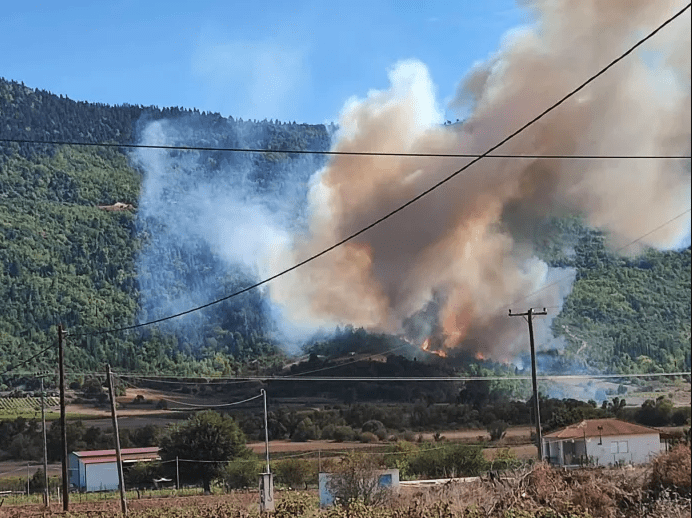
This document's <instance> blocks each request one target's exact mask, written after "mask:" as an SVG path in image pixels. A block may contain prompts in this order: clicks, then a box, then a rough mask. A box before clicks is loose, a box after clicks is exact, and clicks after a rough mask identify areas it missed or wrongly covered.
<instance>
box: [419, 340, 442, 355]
mask: <svg viewBox="0 0 692 518" xmlns="http://www.w3.org/2000/svg"><path fill="white" fill-rule="evenodd" d="M420 348H421V349H422V350H424V351H425V352H427V353H431V354H436V355H437V356H439V357H440V358H446V357H447V352H446V351H444V350H442V349H431V348H430V337H428V338H426V339H425V340H424V341H423V343H422V344H421V346H420Z"/></svg>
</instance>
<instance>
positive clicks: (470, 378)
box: [118, 372, 692, 385]
mask: <svg viewBox="0 0 692 518" xmlns="http://www.w3.org/2000/svg"><path fill="white" fill-rule="evenodd" d="M690 374H692V373H690V372H654V373H648V374H555V375H543V376H538V377H537V379H539V380H542V381H561V380H581V379H584V380H597V379H620V378H660V377H668V376H671V377H672V376H689V375H690ZM118 376H119V377H124V378H130V379H138V380H140V381H146V382H150V383H168V384H178V385H179V384H185V383H187V384H193V383H194V382H191V381H185V382H182V381H178V380H172V379H170V376H160V377H157V376H148V375H146V374H118ZM189 379H191V378H188V380H189ZM201 379H204V380H205V382H208V378H201ZM530 379H531V376H410V377H396V376H382V377H376V376H341V377H337V376H335V377H330V376H304V377H288V376H247V377H238V378H214V380H215V381H217V383H215V384H218V385H223V384H224V383H220V382H223V381H227V382H231V383H233V382H235V383H237V382H244V383H248V382H270V381H280V382H287V381H290V382H296V381H310V382H323V381H338V382H348V381H350V382H393V383H400V382H401V383H404V382H426V381H427V382H472V381H526V380H530ZM194 384H196V385H199V383H194Z"/></svg>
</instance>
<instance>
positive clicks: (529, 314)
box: [509, 308, 548, 461]
mask: <svg viewBox="0 0 692 518" xmlns="http://www.w3.org/2000/svg"><path fill="white" fill-rule="evenodd" d="M547 314H548V312H547V311H546V310H545V308H543V311H541V312H536V311H534V310H533V308H529V310H528V311H527V312H526V313H512V310H511V309H510V310H509V316H510V317H527V318H526V321H527V322H528V324H529V341H530V342H531V381H532V382H533V411H534V414H535V415H536V440H537V441H538V460H540V461H543V433H542V432H541V409H540V405H539V403H538V380H537V379H536V346H535V344H534V339H533V317H534V316H536V315H547Z"/></svg>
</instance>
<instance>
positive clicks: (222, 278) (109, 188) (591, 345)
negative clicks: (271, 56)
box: [0, 80, 690, 383]
mask: <svg viewBox="0 0 692 518" xmlns="http://www.w3.org/2000/svg"><path fill="white" fill-rule="evenodd" d="M161 119H166V120H185V121H186V127H188V128H191V129H190V130H189V132H188V133H186V134H181V135H180V141H179V142H185V143H187V144H188V145H204V146H206V147H217V148H218V147H252V148H270V149H274V150H277V153H271V154H249V153H234V154H232V153H222V152H211V153H207V154H205V155H201V154H200V155H198V156H195V157H194V160H196V161H197V162H195V164H194V165H195V167H193V168H191V169H190V170H189V171H187V172H186V173H185V174H180V175H178V178H179V180H178V181H180V182H181V183H179V184H178V185H177V187H178V188H179V189H180V190H181V191H185V190H186V189H190V188H191V186H192V185H194V181H195V178H194V174H193V172H194V171H201V172H200V174H202V173H203V174H205V175H210V176H212V177H214V178H217V179H218V180H219V181H223V182H226V183H227V184H234V182H235V183H238V182H240V180H241V178H239V177H238V176H234V174H235V173H230V172H229V171H243V177H242V181H243V182H245V183H246V184H247V185H248V186H249V187H248V189H251V190H252V192H253V193H255V194H257V195H258V196H261V195H264V194H267V193H271V194H272V196H274V199H276V200H288V199H291V200H293V199H294V197H295V193H294V192H293V190H296V189H298V188H297V187H296V186H299V187H300V189H306V185H307V181H308V176H309V174H311V172H313V171H314V170H315V169H316V168H317V167H319V165H320V163H321V162H319V160H317V161H315V162H310V163H308V162H306V161H305V160H306V159H305V158H301V157H297V156H294V155H287V154H284V153H280V150H281V149H313V150H324V149H327V148H328V146H329V143H330V137H329V135H330V133H329V131H330V129H329V128H326V127H325V126H323V125H306V124H295V123H278V122H271V121H262V122H258V121H242V120H233V119H232V118H228V119H226V118H223V117H221V116H220V115H218V114H208V113H200V112H198V111H195V110H183V109H180V108H166V109H159V108H156V107H142V106H115V107H111V106H106V105H102V104H91V103H86V102H75V101H72V100H69V99H67V98H64V97H62V96H56V95H53V94H51V93H49V92H45V91H38V90H33V89H30V88H27V87H25V86H24V85H22V84H19V83H16V82H10V81H5V80H0V139H19V140H25V139H26V140H31V139H36V140H43V141H47V140H50V141H77V142H110V143H120V144H125V143H133V142H135V141H136V140H137V139H138V138H139V137H140V136H141V135H140V132H141V128H142V124H143V121H152V120H161ZM179 142H175V143H179ZM202 160H203V162H204V167H203V168H201V167H200V166H199V164H201V163H202ZM191 171H192V172H191ZM142 181H143V177H142V172H141V169H140V168H139V167H138V165H137V161H136V160H134V158H133V152H132V151H130V150H128V149H127V148H124V147H109V148H105V147H87V146H66V145H34V144H28V143H19V144H18V143H0V267H1V270H0V298H2V305H0V372H2V371H3V370H4V369H5V368H8V367H9V366H11V365H13V364H15V363H17V362H19V361H21V360H23V359H27V358H29V357H31V356H32V355H33V354H35V353H36V352H38V351H39V350H41V349H43V348H45V347H47V346H49V345H50V344H51V343H53V342H54V341H55V340H56V336H57V335H56V326H57V324H58V323H62V324H63V325H64V326H65V327H66V328H67V330H68V332H70V333H72V336H71V337H68V342H67V343H68V349H67V360H68V364H69V367H70V368H71V369H77V370H79V369H95V368H101V366H102V365H103V363H104V362H110V363H111V364H113V365H114V366H116V367H117V368H122V369H127V370H139V371H143V372H170V373H178V374H181V375H184V374H192V373H207V374H212V373H224V374H232V373H235V372H237V371H238V370H239V369H240V368H241V366H242V364H246V363H247V361H248V360H250V359H253V358H256V357H260V358H264V359H265V360H266V359H267V358H270V357H271V356H272V355H273V354H275V353H276V351H277V350H278V349H277V346H279V345H280V344H279V342H278V339H277V335H276V334H275V332H274V331H275V330H274V329H272V323H271V319H269V318H268V316H267V311H268V310H267V307H266V303H265V301H264V299H263V296H262V294H261V293H260V292H252V293H249V294H247V295H245V296H243V297H241V298H238V299H237V300H233V301H227V302H225V303H223V304H219V305H217V306H214V307H213V308H210V309H209V310H208V311H205V312H204V314H203V315H202V316H200V317H199V318H198V319H197V320H196V321H195V332H194V333H190V332H189V329H187V330H183V329H182V328H179V327H176V326H175V325H172V326H164V327H161V328H160V329H157V328H143V329H141V330H136V331H132V332H126V333H116V334H112V335H108V334H107V335H99V336H93V337H86V336H77V334H78V333H82V332H85V333H87V334H88V333H89V331H92V330H96V329H101V328H104V327H106V328H110V327H119V326H128V325H132V324H134V323H136V322H138V321H139V320H140V319H142V318H147V317H155V318H158V317H160V316H165V314H166V311H167V310H168V307H167V306H165V305H162V298H168V299H171V298H174V295H175V294H176V293H178V294H181V293H184V292H185V291H186V289H187V287H188V286H193V285H195V286H202V287H203V288H204V290H206V291H205V293H207V295H208V296H209V300H211V299H213V298H216V297H220V296H223V295H225V294H227V293H229V292H231V291H232V290H234V289H236V288H237V287H239V286H242V285H244V284H246V283H247V282H248V281H249V280H252V279H255V278H256V272H249V271H245V270H242V269H240V268H238V269H229V268H228V265H227V264H225V263H223V262H222V261H221V260H220V259H219V257H218V255H217V254H216V252H215V251H214V250H212V249H210V247H209V246H208V245H207V244H205V243H204V242H202V241H191V242H176V239H175V236H174V234H172V233H170V232H168V233H167V230H166V229H165V228H164V226H165V224H164V222H163V221H162V220H161V219H160V217H159V216H157V215H156V214H154V215H152V214H144V213H143V212H142V210H141V207H140V200H141V196H142ZM115 203H124V204H129V205H131V207H124V208H123V209H124V210H106V209H104V208H103V206H110V205H113V204H115ZM289 205H290V204H289ZM294 205H295V204H294ZM294 205H290V206H289V207H288V208H285V207H284V209H285V210H286V211H287V214H288V213H291V214H293V215H294V217H295V218H296V222H297V223H296V224H299V219H300V214H299V212H300V210H299V208H296V207H298V205H295V206H294ZM99 206H101V207H99ZM284 209H282V210H284ZM543 230H545V229H543ZM537 236H540V238H538V237H537V238H536V243H537V245H538V249H539V254H540V255H541V256H542V257H543V258H544V259H546V260H547V261H548V262H549V263H551V264H552V265H554V266H571V267H573V268H575V269H576V270H577V281H576V282H575V284H574V286H573V289H572V294H571V295H570V296H569V297H568V298H567V300H566V303H565V308H564V310H563V312H562V313H561V314H560V315H559V316H558V317H557V318H556V319H555V321H554V331H555V332H556V333H557V334H564V335H565V337H566V341H567V347H566V350H565V352H564V353H561V354H563V355H564V357H565V358H566V359H568V360H569V361H570V362H572V361H573V362H575V363H576V364H578V365H582V366H588V367H591V368H597V369H601V370H613V371H637V372H648V371H658V370H666V371H670V370H678V369H687V370H689V368H690V249H689V248H688V249H686V250H683V251H680V252H657V251H648V252H646V253H645V254H643V255H642V256H640V257H636V258H622V257H618V256H615V255H614V254H612V253H610V252H608V251H607V250H606V248H605V246H604V244H603V236H602V235H601V234H600V233H598V232H595V231H592V230H588V229H585V228H584V227H583V226H582V225H581V224H580V223H579V222H578V221H577V220H565V221H557V222H551V223H550V228H549V232H545V231H541V232H540V233H537ZM566 250H569V253H567V252H566ZM152 251H153V252H152ZM147 254H149V255H147ZM142 257H150V258H151V259H152V260H151V261H149V262H146V261H142ZM156 287H160V289H159V290H158V291H156V290H155V289H153V288H156ZM204 290H203V291H204ZM171 307H172V306H171ZM353 336H358V334H357V333H355V334H354V335H353ZM335 340H336V342H335V344H336V345H338V347H339V348H343V345H344V344H343V343H341V342H343V337H341V338H339V337H337V338H335ZM339 340H341V341H339ZM337 342H338V343H337ZM320 347H321V349H320V350H324V349H325V347H326V348H327V349H328V348H329V338H327V339H326V340H323V341H322V343H321V345H320ZM350 347H352V348H356V349H357V348H358V344H357V343H354V344H352V345H351V346H350ZM54 361H55V352H54V351H53V350H51V351H49V352H48V353H47V354H46V355H44V356H42V357H41V358H39V359H37V360H36V361H34V362H32V363H31V364H30V368H31V370H34V369H37V368H39V367H46V368H47V367H51V368H52V366H54ZM9 381H10V380H9V378H7V377H5V378H3V379H0V382H4V383H8V382H9ZM15 381H16V379H15Z"/></svg>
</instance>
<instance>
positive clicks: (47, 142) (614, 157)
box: [0, 138, 692, 160]
mask: <svg viewBox="0 0 692 518" xmlns="http://www.w3.org/2000/svg"><path fill="white" fill-rule="evenodd" d="M0 143H7V144H9V143H16V144H37V145H40V144H44V145H54V146H86V147H106V148H121V147H124V148H132V149H160V150H169V151H215V152H224V153H259V154H268V153H285V154H288V155H326V156H363V157H400V158H406V157H408V158H511V159H527V160H659V159H661V160H681V159H690V158H692V156H689V155H628V154H620V155H615V154H614V155H591V154H584V155H565V154H553V155H516V154H494V155H484V154H478V153H404V152H384V151H333V150H327V151H319V150H310V149H265V148H240V147H207V146H182V145H178V146H175V145H174V146H164V145H158V144H119V143H112V142H111V143H109V142H76V141H68V140H34V139H11V138H0Z"/></svg>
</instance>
